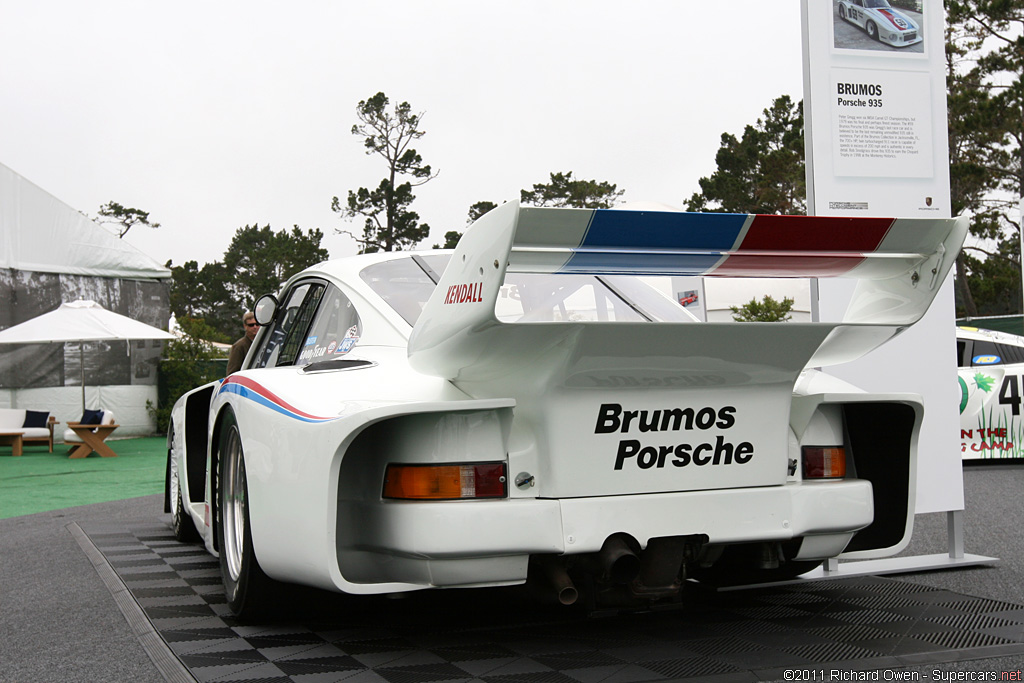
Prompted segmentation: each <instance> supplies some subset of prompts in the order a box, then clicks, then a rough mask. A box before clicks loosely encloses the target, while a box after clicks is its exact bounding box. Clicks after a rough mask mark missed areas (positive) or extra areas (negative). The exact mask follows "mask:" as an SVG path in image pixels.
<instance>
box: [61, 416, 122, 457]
mask: <svg viewBox="0 0 1024 683" xmlns="http://www.w3.org/2000/svg"><path fill="white" fill-rule="evenodd" d="M119 426H120V425H84V424H82V423H80V422H69V423H68V428H69V429H71V431H73V432H74V433H75V435H76V436H78V438H79V439H81V440H82V443H80V444H74V449H73V450H72V451H71V453H70V454H69V455H68V457H69V458H84V457H86V456H88V455H89V454H90V453H93V452H95V453H98V454H99V455H100V456H102V457H104V458H116V457H117V453H115V452H114V451H112V450H111V449H110V446H108V445H107V444H105V443H104V441H105V440H106V438H107V437H108V436H110V433H111V432H113V431H114V430H115V429H117V428H118V427H119Z"/></svg>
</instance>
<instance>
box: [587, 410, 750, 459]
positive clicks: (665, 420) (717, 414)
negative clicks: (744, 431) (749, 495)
mask: <svg viewBox="0 0 1024 683" xmlns="http://www.w3.org/2000/svg"><path fill="white" fill-rule="evenodd" d="M735 424H736V407H735V406H722V407H721V408H717V409H715V408H711V407H704V408H689V407H688V408H663V409H660V410H623V408H622V406H621V405H619V404H618V403H603V404H601V407H600V409H598V412H597V426H596V427H595V428H594V433H595V434H614V433H616V432H618V433H621V434H630V433H633V432H640V433H642V434H653V433H664V432H694V431H696V432H698V433H699V432H706V431H708V430H710V429H715V430H719V431H725V430H727V429H731V428H732V427H733V426H734V425H735ZM643 439H644V441H640V440H639V439H623V440H621V441H619V448H618V451H617V452H616V454H615V469H617V470H621V469H622V468H623V467H624V466H625V465H626V464H635V465H636V466H637V467H639V468H640V469H642V470H647V469H651V468H652V467H656V468H662V467H666V466H668V465H671V466H673V467H686V466H687V465H689V464H691V463H692V464H694V465H697V466H703V465H732V464H736V465H743V464H746V463H748V462H750V459H751V458H753V457H754V446H753V444H751V443H750V442H749V441H741V442H739V443H733V442H732V441H727V440H726V437H725V436H723V435H721V434H718V435H717V436H716V437H715V439H714V441H713V442H712V441H711V440H710V439H704V440H702V439H699V438H698V439H688V440H687V441H686V442H685V443H678V441H677V440H676V439H672V440H671V441H676V443H665V441H666V439H664V438H652V437H648V436H645V437H643Z"/></svg>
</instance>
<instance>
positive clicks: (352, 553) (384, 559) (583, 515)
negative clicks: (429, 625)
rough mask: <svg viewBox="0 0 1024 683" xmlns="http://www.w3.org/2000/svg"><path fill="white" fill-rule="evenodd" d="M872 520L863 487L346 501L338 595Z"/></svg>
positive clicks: (851, 483)
mask: <svg viewBox="0 0 1024 683" xmlns="http://www.w3.org/2000/svg"><path fill="white" fill-rule="evenodd" d="M872 517H873V505H872V496H871V484H870V482H867V481H862V480H846V481H838V482H813V483H791V484H786V485H783V486H772V487H764V488H746V489H724V490H717V491H698V492H684V493H663V494H649V495H635V496H605V497H600V498H572V499H562V500H543V499H511V500H501V501H452V502H429V503H419V502H390V501H389V502H383V503H382V502H376V503H372V502H350V503H344V502H343V503H341V506H340V507H339V515H338V533H337V539H338V547H337V551H338V552H337V557H338V564H339V569H340V576H341V577H343V580H342V582H341V584H340V585H338V586H337V588H338V589H340V590H343V591H346V592H356V593H374V592H379V591H380V590H388V591H393V590H396V588H398V589H400V588H399V587H398V586H396V585H395V583H399V584H408V585H407V586H406V589H414V588H420V587H425V586H476V585H501V584H510V583H519V582H522V581H524V580H525V579H526V568H527V563H528V561H529V556H530V555H533V554H569V555H572V554H581V553H591V552H597V551H598V550H600V548H601V546H602V545H603V543H604V541H605V539H607V538H608V536H610V535H612V534H615V533H625V534H629V535H630V536H632V537H633V538H634V539H636V540H637V541H638V542H639V543H640V545H641V546H646V545H647V542H648V541H649V540H650V539H651V538H658V537H664V536H682V535H693V534H704V535H706V536H707V537H708V539H709V542H710V543H742V542H750V541H771V540H779V541H782V540H788V539H791V538H795V537H809V536H817V537H828V536H832V537H836V538H843V537H845V538H848V537H849V535H850V534H851V533H852V532H854V531H856V530H858V529H861V528H863V527H865V526H867V525H868V524H870V523H871V521H872ZM841 549H842V548H841V547H840V548H839V550H841ZM837 552H838V551H837ZM335 576H336V577H337V576H338V575H335ZM383 583H388V584H389V585H388V586H387V587H383V586H382V587H381V588H378V589H375V588H374V584H383Z"/></svg>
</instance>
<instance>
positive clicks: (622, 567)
mask: <svg viewBox="0 0 1024 683" xmlns="http://www.w3.org/2000/svg"><path fill="white" fill-rule="evenodd" d="M597 561H598V563H599V565H600V567H601V572H602V574H603V575H604V576H606V577H608V580H609V581H611V582H612V583H629V582H630V581H632V580H633V579H635V578H636V577H637V575H638V574H639V573H640V558H639V557H637V556H636V553H634V552H633V549H632V548H631V547H630V545H629V543H627V542H626V540H625V538H624V537H623V536H622V535H621V534H615V535H612V536H609V537H608V538H607V539H606V540H605V542H604V545H603V546H601V551H600V552H599V553H598V554H597Z"/></svg>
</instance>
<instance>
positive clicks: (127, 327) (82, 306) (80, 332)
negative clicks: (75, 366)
mask: <svg viewBox="0 0 1024 683" xmlns="http://www.w3.org/2000/svg"><path fill="white" fill-rule="evenodd" d="M132 339H174V335H172V334H171V333H169V332H164V331H163V330H161V329H160V328H158V327H153V326H152V325H147V324H146V323H141V322H139V321H138V320H133V319H132V318H129V317H127V316H123V315H119V314H117V313H114V312H113V311H108V310H107V309H105V308H103V307H102V306H100V305H99V304H98V303H96V302H95V301H84V300H81V299H79V300H78V301H72V302H70V303H64V304H61V305H60V307H59V308H57V309H56V310H53V311H50V312H49V313H44V314H42V315H40V316H36V317H35V318H32V319H31V320H26V321H25V322H23V323H21V324H19V325H14V326H13V327H9V328H7V329H6V330H3V331H0V344H49V343H53V342H78V343H79V347H78V350H79V353H80V354H81V360H82V363H81V365H82V410H83V411H84V410H85V350H84V343H85V342H92V341H114V340H122V341H129V340H132Z"/></svg>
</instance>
